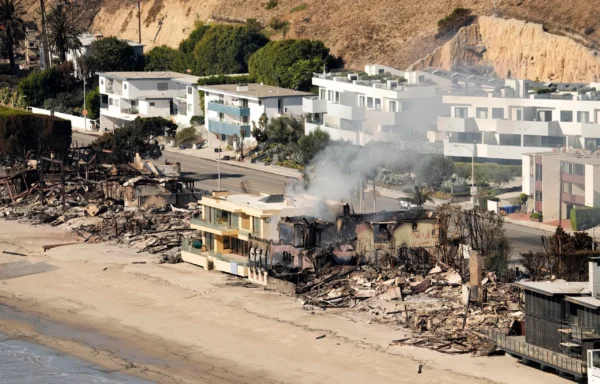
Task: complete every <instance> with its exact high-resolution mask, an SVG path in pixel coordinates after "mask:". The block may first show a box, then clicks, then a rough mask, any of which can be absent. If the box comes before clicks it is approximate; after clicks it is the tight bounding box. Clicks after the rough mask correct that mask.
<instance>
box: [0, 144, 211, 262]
mask: <svg viewBox="0 0 600 384" xmlns="http://www.w3.org/2000/svg"><path fill="white" fill-rule="evenodd" d="M100 158H101V156H99V154H98V153H97V152H95V151H94V150H93V149H92V148H76V149H71V150H70V151H69V156H68V157H67V160H66V161H64V162H63V161H59V160H56V159H54V158H52V157H40V158H39V159H34V160H28V161H27V165H26V166H22V167H16V168H11V169H5V170H4V176H1V177H0V217H2V218H4V219H6V220H19V221H20V222H25V223H29V224H34V225H36V224H48V225H52V226H56V227H58V228H61V229H64V230H66V231H70V232H72V233H75V234H77V236H78V237H80V238H81V239H82V241H83V242H103V241H114V242H116V243H119V244H123V245H126V246H131V247H136V248H138V249H139V251H140V252H143V251H145V252H150V253H152V254H157V255H160V256H161V260H162V261H164V262H170V263H174V262H178V261H180V252H179V250H180V245H181V240H182V238H183V237H185V236H186V233H188V232H190V231H191V229H190V227H189V223H190V218H191V217H192V216H193V215H198V214H199V212H198V207H197V201H198V200H200V199H201V197H202V196H203V195H205V194H208V193H209V192H208V191H204V190H198V189H195V188H194V181H193V180H191V179H188V178H185V177H182V176H181V170H180V165H179V164H170V163H168V162H165V164H160V165H154V164H153V163H152V162H150V161H146V160H142V159H141V158H140V157H139V155H136V156H135V157H134V158H133V159H132V162H130V163H125V164H120V165H113V164H105V163H103V162H101V159H100Z"/></svg>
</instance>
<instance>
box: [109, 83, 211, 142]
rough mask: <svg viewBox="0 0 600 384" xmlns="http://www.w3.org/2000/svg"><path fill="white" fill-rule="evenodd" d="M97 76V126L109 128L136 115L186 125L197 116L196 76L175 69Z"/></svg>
mask: <svg viewBox="0 0 600 384" xmlns="http://www.w3.org/2000/svg"><path fill="white" fill-rule="evenodd" d="M98 76H99V77H100V79H99V82H100V94H101V106H100V129H101V130H113V129H115V128H120V127H122V126H124V125H125V124H126V123H127V122H130V121H133V120H135V119H136V118H137V117H157V116H160V117H164V118H167V119H171V120H173V121H174V122H175V123H177V124H179V125H182V126H186V125H187V126H189V125H190V120H191V118H192V117H193V116H195V115H201V114H202V112H201V108H200V99H199V94H198V88H197V87H198V86H197V83H198V79H199V77H197V76H190V75H186V74H182V73H176V72H110V73H98Z"/></svg>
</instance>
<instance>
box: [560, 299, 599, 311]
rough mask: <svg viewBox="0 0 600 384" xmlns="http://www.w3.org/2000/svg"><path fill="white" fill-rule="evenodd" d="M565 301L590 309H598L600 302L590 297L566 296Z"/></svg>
mask: <svg viewBox="0 0 600 384" xmlns="http://www.w3.org/2000/svg"><path fill="white" fill-rule="evenodd" d="M565 300H566V301H568V302H570V303H575V304H579V305H583V306H584V307H588V308H591V309H596V308H598V307H600V300H598V299H596V298H595V297H592V296H567V297H566V298H565Z"/></svg>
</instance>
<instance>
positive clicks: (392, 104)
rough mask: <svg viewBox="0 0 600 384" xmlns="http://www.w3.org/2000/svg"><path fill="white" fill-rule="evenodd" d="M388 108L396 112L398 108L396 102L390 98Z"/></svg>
mask: <svg viewBox="0 0 600 384" xmlns="http://www.w3.org/2000/svg"><path fill="white" fill-rule="evenodd" d="M389 108H390V112H396V111H397V110H398V103H397V102H396V101H393V100H390V102H389Z"/></svg>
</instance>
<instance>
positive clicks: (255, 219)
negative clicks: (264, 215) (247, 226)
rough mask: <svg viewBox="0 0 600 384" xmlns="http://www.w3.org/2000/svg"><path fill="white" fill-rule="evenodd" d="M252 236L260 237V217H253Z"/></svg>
mask: <svg viewBox="0 0 600 384" xmlns="http://www.w3.org/2000/svg"><path fill="white" fill-rule="evenodd" d="M252 234H253V235H254V236H259V237H260V217H252Z"/></svg>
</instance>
